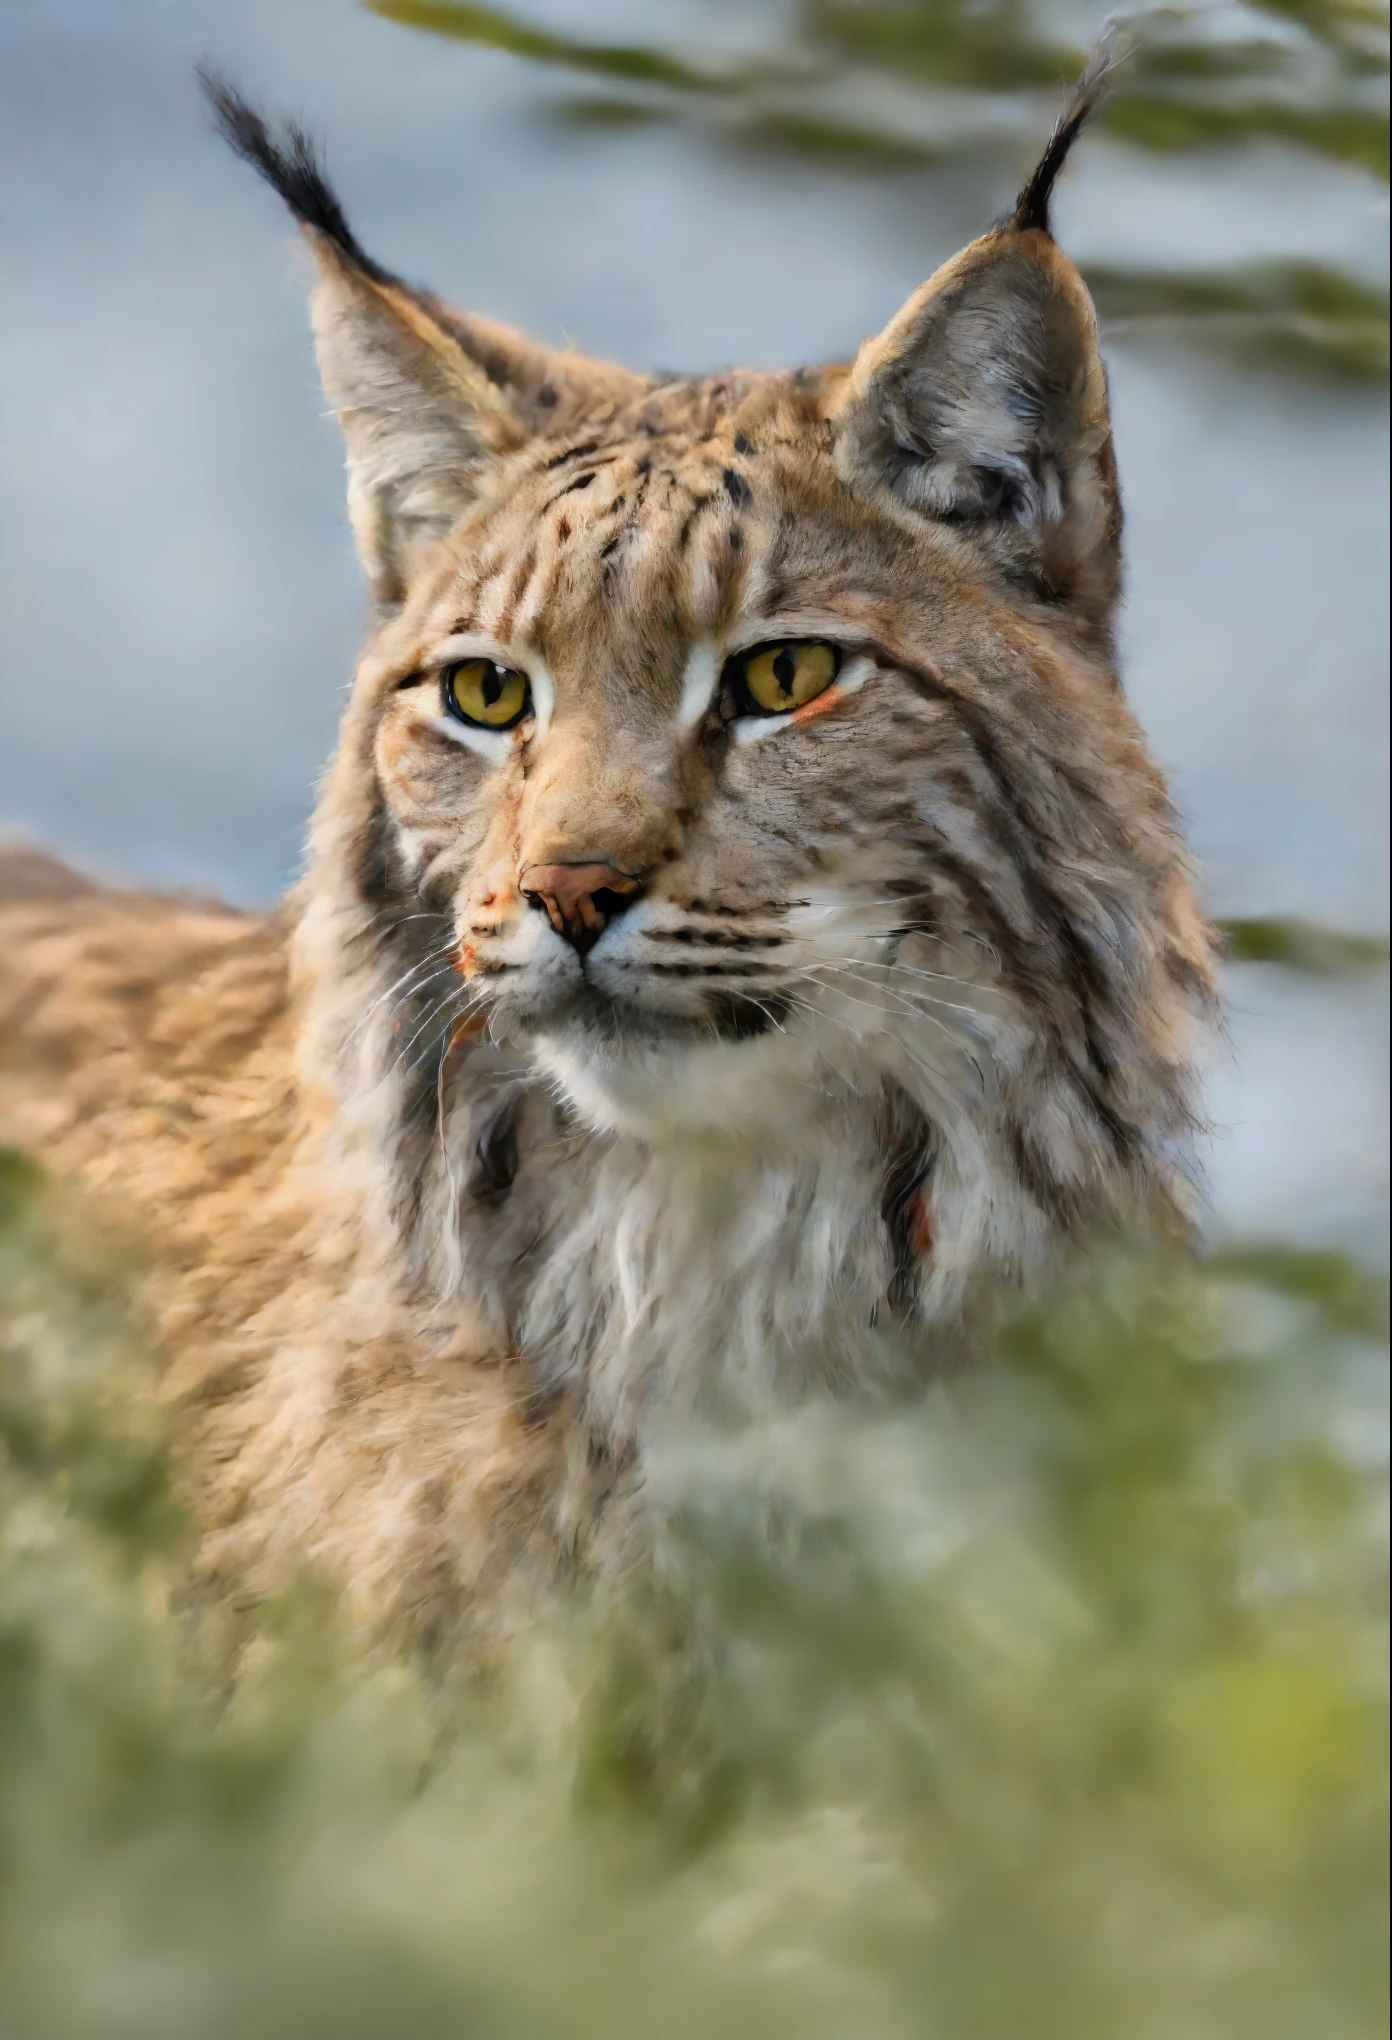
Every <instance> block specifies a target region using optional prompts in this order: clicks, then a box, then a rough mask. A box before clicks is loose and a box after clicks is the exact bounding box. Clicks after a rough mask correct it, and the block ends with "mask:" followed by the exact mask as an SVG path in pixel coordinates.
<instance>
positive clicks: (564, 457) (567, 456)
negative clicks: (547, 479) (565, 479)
mask: <svg viewBox="0 0 1392 2040" xmlns="http://www.w3.org/2000/svg"><path fill="white" fill-rule="evenodd" d="M603 444H604V441H603V440H602V439H586V440H583V441H582V442H581V444H580V445H579V446H567V447H563V448H562V450H561V451H560V452H559V453H553V454H552V456H551V458H550V460H548V461H547V462H546V463H545V466H544V472H545V473H546V474H550V472H551V470H552V468H558V467H564V466H565V464H566V462H567V461H568V460H588V458H589V456H590V455H591V454H592V453H598V452H599V449H600V447H601V446H603Z"/></svg>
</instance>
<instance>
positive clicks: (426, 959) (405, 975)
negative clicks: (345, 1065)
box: [339, 935, 454, 1054]
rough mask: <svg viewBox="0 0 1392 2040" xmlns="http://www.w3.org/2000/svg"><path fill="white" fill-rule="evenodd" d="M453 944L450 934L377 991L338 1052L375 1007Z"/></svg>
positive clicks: (353, 1036) (443, 954) (437, 959)
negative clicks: (438, 945)
mask: <svg viewBox="0 0 1392 2040" xmlns="http://www.w3.org/2000/svg"><path fill="white" fill-rule="evenodd" d="M453 946H454V937H453V935H451V936H450V939H449V941H448V942H444V943H442V944H441V945H440V947H439V948H438V949H432V950H431V951H429V953H428V954H427V955H425V956H423V957H421V958H420V960H419V961H418V962H416V963H413V964H412V965H411V967H410V969H409V970H406V971H403V972H402V974H401V976H400V977H399V978H398V979H397V980H396V983H395V984H391V985H388V986H387V989H386V990H385V991H384V992H381V993H379V995H378V996H377V997H376V998H375V999H374V1000H373V1001H372V1004H371V1005H370V1006H369V1007H368V1009H367V1011H366V1012H365V1013H364V1014H362V1016H361V1017H360V1018H359V1020H358V1022H357V1024H356V1026H355V1027H354V1028H353V1030H352V1033H351V1034H349V1035H348V1036H347V1037H346V1039H345V1040H344V1043H343V1048H342V1049H340V1051H339V1053H340V1054H343V1053H344V1051H346V1050H347V1049H348V1048H349V1047H350V1046H351V1044H352V1043H353V1041H354V1040H355V1039H356V1037H357V1035H358V1034H359V1033H360V1032H361V1031H362V1029H363V1028H364V1027H365V1026H366V1025H367V1023H368V1021H369V1020H370V1019H371V1018H372V1016H373V1014H374V1013H375V1012H376V1011H377V1008H378V1007H379V1006H380V1005H382V1004H383V1003H384V1001H385V1000H387V999H389V998H390V997H391V996H392V994H393V992H396V991H399V990H400V989H401V987H402V986H403V985H405V984H407V983H408V982H409V981H410V979H412V978H413V977H415V976H416V975H417V974H418V973H419V972H420V971H423V970H425V969H426V968H427V966H428V965H433V964H438V963H440V962H442V961H443V959H444V958H445V957H446V956H447V955H448V954H449V952H450V950H451V949H452V948H453Z"/></svg>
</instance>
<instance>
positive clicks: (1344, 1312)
mask: <svg viewBox="0 0 1392 2040" xmlns="http://www.w3.org/2000/svg"><path fill="white" fill-rule="evenodd" d="M0 1202H3V1207H4V1220H3V1230H0V1441H3V1442H0V2032H3V2033H5V2034H6V2035H7V2036H8V2035H11V2034H13V2035H14V2036H16V2040H19V2036H23V2040H115V2036H120V2040H164V2036H169V2040H175V2036H177V2040H188V2036H190V2035H193V2034H197V2035H198V2036H199V2040H224V2036H226V2040H233V2036H237V2040H240V2036H244V2035H245V2036H250V2035H252V2034H255V2035H257V2036H258V2040H262V2036H264V2040H281V2036H283V2040H314V2036H319V2035H323V2036H325V2040H328V2036H330V2035H332V2036H334V2040H355V2036H363V2040H366V2036H369V2035H371V2036H380V2035H381V2034H384V2033H391V2034H393V2035H400V2036H403V2040H433V2036H436V2035H439V2036H441V2040H445V2036H450V2040H457V2036H459V2035H469V2036H470V2040H476V2036H477V2040H493V2036H497V2040H510V2036H518V2040H523V2036H525V2040H546V2036H551V2035H554V2036H557V2040H561V2036H564V2040H574V2036H583V2035H587V2034H594V2035H600V2034H602V2035H604V2036H606V2040H614V2036H626V2035H631V2036H633V2040H647V2036H649V2035H653V2034H662V2035H663V2036H664V2040H682V2036H685V2035H690V2036H692V2040H696V2036H702V2040H704V2036H707V2035H709V2034H711V2033H713V2032H720V2033H722V2034H730V2035H733V2036H736V2040H738V2036H748V2040H755V2036H758V2040H764V2036H767V2035H768V2034H770V2033H790V2034H791V2033H796V2034H798V2035H799V2036H800V2040H804V2036H805V2040H923V2036H925V2035H927V2036H933V2040H937V2036H942V2040H1018V2036H1021V2035H1027V2036H1028V2040H1180V2036H1183V2040H1249V2036H1250V2040H1311V2036H1313V2035H1318V2036H1319V2040H1374V2036H1375V2035H1378V2034H1380V2033H1382V2032H1384V2031H1385V2030H1386V2016H1387V2007H1386V1991H1385V1961H1384V1954H1383V1948H1384V1939H1383V1937H1384V1929H1385V1918H1386V1813H1387V1809H1386V1784H1387V1720H1386V1715H1387V1693H1386V1662H1385V1643H1386V1635H1385V1629H1386V1624H1385V1614H1384V1610H1385V1585H1386V1578H1385V1574H1386V1519H1385V1477H1384V1476H1385V1458H1384V1457H1383V1456H1382V1455H1381V1454H1380V1451H1379V1449H1378V1436H1379V1429H1378V1426H1379V1416H1378V1409H1377V1399H1376V1393H1375V1391H1376V1384H1377V1380H1378V1367H1379V1364H1380V1358H1381V1355H1382V1351H1383V1348H1384V1346H1385V1340H1386V1291H1385V1285H1383V1284H1382V1283H1381V1282H1379V1281H1377V1280H1375V1279H1373V1278H1371V1277H1369V1276H1367V1275H1365V1274H1363V1273H1361V1272H1360V1271H1359V1270H1358V1269H1357V1268H1356V1267H1354V1266H1352V1265H1351V1264H1350V1263H1348V1262H1346V1261H1344V1260H1342V1259H1340V1258H1339V1257H1337V1256H1333V1255H1307V1254H1300V1253H1293V1252H1289V1251H1286V1250H1282V1249H1279V1248H1266V1249H1262V1250H1248V1251H1244V1252H1238V1251H1232V1252H1230V1253H1228V1254H1226V1255H1224V1256H1220V1257H1219V1258H1218V1259H1217V1260H1215V1261H1214V1262H1212V1263H1210V1264H1209V1265H1208V1266H1207V1267H1206V1268H1202V1269H1201V1268H1197V1267H1195V1266H1193V1265H1191V1264H1189V1263H1187V1262H1180V1261H1171V1260H1157V1259H1153V1258H1150V1257H1148V1256H1146V1255H1144V1254H1138V1253H1135V1252H1129V1251H1125V1250H1123V1249H1122V1248H1120V1247H1114V1248H1112V1249H1109V1250H1105V1251H1102V1252H1101V1253H1100V1254H1099V1258H1098V1260H1097V1262H1096V1265H1095V1266H1094V1268H1093V1270H1092V1272H1091V1274H1090V1276H1089V1279H1088V1281H1087V1282H1086V1284H1085V1285H1082V1286H1076V1287H1075V1286H1069V1287H1065V1289H1064V1290H1063V1291H1062V1292H1061V1293H1060V1294H1058V1295H1056V1296H1055V1297H1054V1298H1053V1299H1052V1300H1051V1301H1050V1302H1049V1303H1048V1304H1047V1305H1040V1306H1036V1307H1034V1308H1031V1309H1028V1310H1023V1311H1022V1312H1021V1313H1020V1315H1019V1316H1018V1317H1017V1318H1016V1319H1015V1320H1014V1321H1013V1322H1012V1323H1011V1324H1009V1325H1008V1326H1007V1327H1006V1328H1005V1330H1004V1332H1003V1335H1002V1339H1001V1351H1000V1354H999V1357H998V1361H997V1364H996V1365H995V1366H994V1367H991V1368H986V1369H981V1370H977V1371H975V1372H973V1373H971V1374H969V1375H966V1376H959V1377H956V1378H954V1379H952V1380H950V1381H945V1382H943V1383H941V1384H940V1385H939V1386H938V1387H937V1388H936V1389H935V1390H934V1391H933V1392H932V1393H931V1394H930V1395H929V1396H928V1398H927V1399H926V1400H924V1399H922V1398H918V1399H915V1400H912V1401H906V1402H905V1403H904V1404H902V1405H897V1404H894V1403H892V1402H880V1403H876V1404H873V1405H857V1404H852V1403H842V1404H839V1405H837V1406H835V1407H820V1408H813V1409H810V1410H808V1411H805V1412H804V1413H802V1414H801V1415H798V1416H796V1417H791V1418H787V1419H785V1420H781V1421H775V1422H763V1423H761V1424H759V1425H757V1426H753V1427H745V1428H742V1429H739V1430H735V1431H729V1432H722V1431H719V1430H717V1429H710V1430H705V1431H702V1432H699V1433H692V1432H690V1431H687V1432H685V1433H683V1434H682V1435H680V1436H674V1437H672V1438H670V1439H667V1440H665V1441H659V1444H658V1447H657V1450H656V1452H655V1458H654V1466H653V1486H654V1497H655V1501H656V1503H657V1504H658V1505H659V1506H660V1508H661V1510H662V1512H663V1514H664V1517H665V1519H666V1521H667V1523H668V1526H669V1527H668V1528H667V1530H666V1531H665V1533H664V1535H663V1538H662V1541H661V1547H660V1558H659V1563H658V1565H657V1567H656V1569H655V1572H654V1576H653V1578H652V1579H651V1580H649V1581H648V1582H647V1583H646V1585H643V1586H641V1587H640V1586H637V1585H631V1586H630V1587H628V1588H627V1589H625V1591H624V1592H623V1593H622V1594H621V1595H620V1594H615V1595H614V1596H613V1597H611V1598H610V1599H609V1600H607V1601H604V1602H601V1601H598V1600H596V1599H594V1598H588V1599H587V1598H585V1597H582V1596H581V1595H580V1594H578V1593H577V1594H576V1595H575V1596H574V1597H573V1598H572V1600H571V1601H570V1603H569V1604H568V1605H565V1606H561V1607H559V1608H558V1609H557V1610H556V1611H555V1615H554V1618H553V1619H552V1620H550V1621H549V1622H547V1623H545V1624H542V1625H539V1626H538V1627H537V1629H536V1630H535V1631H533V1632H532V1633H531V1634H529V1635H526V1636H522V1637H518V1638H517V1639H516V1641H515V1644H514V1645H513V1646H512V1648H511V1649H510V1651H509V1654H508V1658H507V1661H506V1662H505V1664H504V1665H503V1666H502V1667H501V1668H500V1670H499V1672H498V1675H497V1677H496V1680H495V1681H494V1683H493V1684H492V1685H491V1686H490V1687H489V1688H488V1690H487V1691H479V1690H478V1689H476V1688H468V1689H466V1690H465V1691H463V1692H462V1693H459V1694H455V1695H454V1696H453V1699H452V1701H451V1703H450V1718H449V1722H448V1726H447V1731H445V1732H442V1721H441V1713H440V1709H441V1706H442V1701H441V1698H440V1696H439V1695H438V1694H437V1695H431V1694H429V1693H427V1692H426V1691H425V1690H424V1688H423V1687H422V1686H421V1685H420V1684H419V1683H418V1682H417V1680H416V1679H415V1678H414V1676H413V1675H412V1674H411V1673H410V1672H409V1671H408V1670H407V1669H405V1668H403V1667H401V1666H395V1665H390V1664H384V1663H380V1662H375V1661H374V1660H373V1659H372V1657H371V1656H370V1654H367V1653H365V1652H364V1650H363V1648H362V1646H361V1645H360V1643H359V1642H358V1641H357V1640H356V1639H355V1638H353V1637H352V1636H347V1635H344V1634H342V1633H341V1632H340V1631H339V1630H338V1629H336V1627H335V1624H334V1620H333V1617H332V1613H331V1611H330V1610H329V1609H328V1608H327V1606H326V1605H325V1604H324V1603H323V1602H322V1600H321V1599H319V1598H318V1597H316V1595H315V1594H314V1593H313V1592H312V1590H310V1589H309V1588H308V1587H307V1588H306V1590H305V1592H304V1593H303V1594H300V1595H297V1596H293V1597H291V1599H290V1600H289V1601H288V1602H287V1603H286V1604H285V1605H283V1606H281V1607H279V1608H275V1609H270V1610H267V1611H265V1613H264V1620H263V1622H262V1633H261V1635H260V1637H259V1639H258V1641H257V1642H256V1644H255V1646H254V1647H253V1649H252V1652H251V1654H250V1657H249V1660H248V1664H247V1669H246V1674H245V1677H244V1679H243V1681H242V1683H241V1684H240V1686H239V1687H238V1689H237V1691H236V1692H235V1694H233V1695H232V1696H231V1697H230V1698H227V1697H225V1696H224V1697H223V1699H222V1700H221V1701H220V1702H217V1703H216V1704H214V1702H213V1700H211V1699H210V1696H209V1694H208V1693H207V1692H206V1691H205V1690H204V1689H203V1688H202V1687H201V1686H200V1682H199V1679H198V1677H197V1676H196V1670H195V1668H196V1664H197V1653H196V1651H194V1650H193V1649H191V1638H190V1635H189V1634H188V1633H187V1630H186V1626H185V1625H186V1618H181V1617H180V1616H179V1615H178V1613H177V1612H176V1610H177V1606H178V1601H177V1587H178V1581H179V1577H180V1565H181V1562H182V1559H181V1546H180V1541H179V1539H178V1537H177V1535H176V1534H175V1529H174V1526H175V1518H174V1517H173V1515H172V1513H171V1511H170V1507H169V1503H168V1484H167V1480H166V1472H165V1445H164V1426H163V1423H162V1420H161V1418H160V1415H159V1411H158V1405H157V1402H156V1399H155V1396H154V1393H153V1384H152V1381H151V1379H150V1375H149V1371H148V1368H147V1365H146V1362H145V1359H144V1343H143V1338H142V1333H141V1327H140V1319H139V1312H138V1308H137V1307H136V1306H135V1305H134V1304H133V1303H132V1302H131V1300H130V1293H129V1292H130V1283H129V1278H128V1275H127V1272H126V1270H127V1262H126V1258H125V1256H124V1254H123V1252H122V1250H121V1249H120V1248H119V1246H113V1244H112V1243H110V1242H109V1241H105V1240H103V1239H102V1237H101V1236H100V1235H99V1234H98V1233H96V1232H95V1231H94V1230H93V1228H92V1226H91V1223H90V1220H89V1219H88V1218H87V1216H86V1215H85V1214H83V1213H82V1212H80V1211H78V1210H77V1209H76V1208H74V1207H73V1206H71V1205H70V1204H69V1203H67V1202H65V1201H64V1200H63V1199H61V1198H59V1197H57V1196H56V1195H55V1194H54V1193H52V1192H51V1191H50V1190H48V1189H47V1188H45V1186H44V1184H43V1182H42V1180H41V1179H40V1178H39V1176H38V1175H37V1173H36V1172H35V1171H34V1170H33V1169H32V1168H30V1167H29V1165H27V1164H26V1163H24V1162H23V1161H22V1160H20V1159H19V1158H15V1157H7V1158H5V1160H4V1163H3V1166H2V1167H0Z"/></svg>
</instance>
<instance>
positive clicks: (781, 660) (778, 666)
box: [773, 648, 797, 694]
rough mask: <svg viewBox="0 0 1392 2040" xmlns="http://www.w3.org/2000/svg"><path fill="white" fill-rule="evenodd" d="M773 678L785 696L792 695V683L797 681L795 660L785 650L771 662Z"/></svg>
mask: <svg viewBox="0 0 1392 2040" xmlns="http://www.w3.org/2000/svg"><path fill="white" fill-rule="evenodd" d="M773 677H774V679H775V680H776V681H777V682H778V684H779V686H780V687H781V688H782V690H783V692H784V693H785V694H791V693H792V691H793V682H794V680H796V679H797V660H796V659H795V658H794V657H793V655H792V653H791V652H790V651H788V650H787V649H786V648H785V649H784V650H783V651H781V652H780V653H779V654H778V656H777V657H776V658H775V660H774V662H773Z"/></svg>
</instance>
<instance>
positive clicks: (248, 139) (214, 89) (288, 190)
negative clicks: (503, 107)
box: [197, 64, 393, 283]
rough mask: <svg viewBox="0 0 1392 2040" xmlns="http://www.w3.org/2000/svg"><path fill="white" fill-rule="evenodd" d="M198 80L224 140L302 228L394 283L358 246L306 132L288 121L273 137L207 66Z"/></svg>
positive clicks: (376, 279)
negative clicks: (264, 181) (274, 192)
mask: <svg viewBox="0 0 1392 2040" xmlns="http://www.w3.org/2000/svg"><path fill="white" fill-rule="evenodd" d="M197 76H198V82H199V84H200V85H201V86H202V88H203V96H204V98H205V99H206V100H207V102H208V104H209V106H210V107H211V108H212V111H213V118H214V120H215V121H216V123H217V127H218V132H219V133H220V134H221V136H222V138H223V140H224V141H225V142H226V143H227V145H228V147H229V148H230V149H232V150H234V151H235V152H236V154H237V155H239V156H240V157H241V158H242V161H243V162H244V163H250V164H251V166H252V168H253V169H254V170H257V171H259V172H260V174H261V175H262V176H263V177H264V178H265V180H266V182H267V184H269V185H270V186H271V187H272V188H273V189H274V190H275V191H278V192H279V193H280V196H281V197H282V198H283V199H284V200H285V203H286V204H287V205H288V206H289V208H290V210H291V212H292V213H293V214H294V215H295V218H296V219H297V220H298V221H299V222H300V224H301V225H302V226H306V227H313V228H314V230H315V232H316V233H320V234H323V235H324V237H325V238H326V239H327V240H330V241H332V242H333V243H334V245H335V247H337V248H339V249H340V250H341V251H342V252H343V254H344V255H346V256H347V258H348V260H349V261H350V262H351V263H353V264H354V265H355V266H356V267H357V268H358V269H361V270H362V271H363V272H364V274H365V275H367V276H370V277H371V278H372V279H373V281H374V282H375V283H387V282H391V281H393V279H392V278H391V277H390V276H389V274H388V272H387V271H386V270H385V269H383V268H381V267H380V266H379V264H377V263H376V262H374V261H373V260H372V258H371V256H370V255H368V254H366V253H365V252H364V250H363V249H362V247H361V246H360V245H359V243H358V238H357V236H356V235H355V234H354V232H353V230H352V228H351V227H350V226H349V224H348V221H347V218H346V216H345V214H344V211H343V207H342V206H341V205H340V203H339V200H338V195H337V193H336V192H335V191H334V189H333V186H332V185H331V184H330V183H329V181H328V179H327V178H326V177H325V175H324V171H323V168H322V166H321V164H320V161H319V152H318V150H317V148H316V146H315V143H314V141H313V140H312V138H311V137H310V136H309V135H308V134H306V132H305V130H304V129H303V128H302V127H300V126H298V125H297V124H296V123H295V122H294V121H287V123H286V125H285V128H284V130H283V132H282V134H281V136H280V138H279V139H277V137H276V136H274V135H273V134H272V133H271V130H270V129H269V128H268V127H267V125H266V123H265V121H264V120H263V119H262V117H261V115H260V114H259V113H258V112H257V111H256V108H255V107H254V106H250V105H248V103H247V101H246V100H245V99H243V97H242V95H241V93H240V92H238V90H237V89H236V87H235V86H234V85H231V84H229V83H228V81H227V79H225V78H224V77H222V76H221V74H220V73H219V72H218V71H216V70H214V69H213V67H212V66H211V65H209V64H201V65H200V66H199V68H198V73H197Z"/></svg>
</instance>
